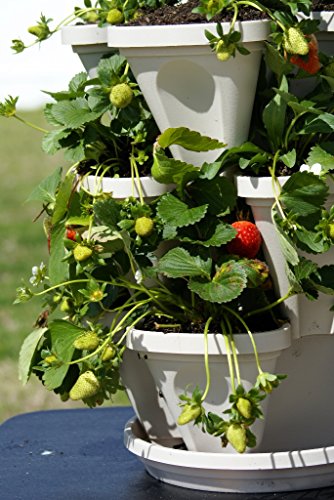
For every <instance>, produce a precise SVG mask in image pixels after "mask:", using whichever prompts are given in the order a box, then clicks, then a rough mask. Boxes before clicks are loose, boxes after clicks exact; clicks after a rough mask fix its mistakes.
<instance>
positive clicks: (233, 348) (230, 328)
mask: <svg viewBox="0 0 334 500" xmlns="http://www.w3.org/2000/svg"><path fill="white" fill-rule="evenodd" d="M225 321H226V324H227V328H228V334H229V339H230V346H231V348H232V356H233V362H234V368H235V372H236V377H237V383H238V385H241V377H240V367H239V361H238V355H237V350H236V347H235V341H234V336H233V330H232V326H231V322H230V320H229V318H228V317H227V316H226V317H225Z"/></svg>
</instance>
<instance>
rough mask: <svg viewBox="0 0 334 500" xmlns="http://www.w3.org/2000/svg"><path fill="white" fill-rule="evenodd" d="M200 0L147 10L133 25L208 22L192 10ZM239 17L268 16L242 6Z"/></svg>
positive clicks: (322, 5) (222, 18)
mask: <svg viewBox="0 0 334 500" xmlns="http://www.w3.org/2000/svg"><path fill="white" fill-rule="evenodd" d="M199 3H200V2H199V1H198V0H189V1H188V2H187V3H185V4H178V5H174V6H172V5H166V6H164V7H161V8H160V9H155V10H147V11H145V13H143V15H142V16H140V17H139V18H138V19H136V21H132V22H131V23H129V24H131V25H133V26H147V25H164V24H190V23H206V22H207V20H206V18H205V17H204V16H202V15H201V14H194V13H193V12H192V10H193V9H194V8H195V7H197V6H198V5H199ZM313 10H315V11H322V10H326V11H332V10H334V2H328V1H327V0H314V1H313ZM231 18H232V13H231V12H228V13H223V14H220V15H217V16H215V17H213V18H212V19H211V21H210V22H218V21H219V22H228V21H231ZM238 18H239V19H240V20H243V21H250V20H257V19H265V18H266V16H265V15H264V14H263V13H262V12H259V11H258V10H256V9H254V8H251V7H244V8H241V9H240V11H239V16H238Z"/></svg>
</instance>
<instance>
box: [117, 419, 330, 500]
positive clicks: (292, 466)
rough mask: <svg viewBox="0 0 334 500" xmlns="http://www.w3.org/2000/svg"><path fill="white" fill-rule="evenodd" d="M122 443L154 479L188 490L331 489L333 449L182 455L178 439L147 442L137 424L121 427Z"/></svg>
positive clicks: (228, 491) (131, 422)
mask: <svg viewBox="0 0 334 500" xmlns="http://www.w3.org/2000/svg"><path fill="white" fill-rule="evenodd" d="M124 443H125V446H126V448H127V449H128V450H129V451H130V452H131V453H133V454H134V455H136V456H137V457H138V458H139V459H140V460H141V461H142V462H143V464H144V466H145V469H146V470H147V472H148V473H149V474H150V475H151V476H153V477H154V478H155V479H158V480H159V481H163V482H165V483H168V484H172V485H175V486H180V487H184V488H190V489H193V490H204V491H216V492H224V493H266V492H271V493H274V492H282V491H296V490H309V489H316V488H323V487H328V486H333V485H334V446H327V447H323V448H314V449H304V450H287V451H282V452H268V453H253V454H246V455H226V454H223V453H222V454H217V453H207V452H198V451H187V450H185V449H179V444H178V440H175V443H174V442H173V439H171V440H170V441H168V442H163V443H157V442H154V443H152V442H150V440H149V439H148V438H147V436H146V435H145V431H144V430H143V428H142V427H141V425H140V424H139V423H138V421H137V420H136V419H132V420H130V421H129V422H128V423H127V424H126V426H125V429H124ZM310 498H311V497H310ZM328 498H329V497H328Z"/></svg>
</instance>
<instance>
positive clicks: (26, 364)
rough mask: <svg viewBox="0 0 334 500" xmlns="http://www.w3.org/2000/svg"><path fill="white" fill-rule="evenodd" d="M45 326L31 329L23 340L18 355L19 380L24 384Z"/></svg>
mask: <svg viewBox="0 0 334 500" xmlns="http://www.w3.org/2000/svg"><path fill="white" fill-rule="evenodd" d="M46 331H47V328H38V329H36V330H33V331H32V332H31V333H30V334H29V335H28V337H26V339H25V340H24V342H23V344H22V347H21V350H20V356H19V380H21V382H22V383H23V384H26V383H27V382H28V380H29V377H30V373H31V369H32V367H33V365H34V358H35V354H36V349H37V347H38V344H39V342H40V340H41V338H42V337H43V334H44V333H45V332H46Z"/></svg>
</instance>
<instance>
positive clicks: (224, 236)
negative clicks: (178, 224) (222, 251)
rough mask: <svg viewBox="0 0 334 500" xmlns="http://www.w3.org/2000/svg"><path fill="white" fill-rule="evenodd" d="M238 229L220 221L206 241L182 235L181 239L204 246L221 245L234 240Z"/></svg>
mask: <svg viewBox="0 0 334 500" xmlns="http://www.w3.org/2000/svg"><path fill="white" fill-rule="evenodd" d="M235 235H236V230H235V229H234V228H233V227H232V226H231V225H230V224H224V223H223V222H221V223H218V224H217V225H216V227H215V231H214V233H213V234H212V235H211V236H210V238H208V239H207V240H205V241H201V240H194V239H191V238H187V237H184V238H182V237H180V238H179V239H180V241H184V242H189V243H190V244H192V245H202V246H204V247H220V246H221V245H225V244H226V243H228V242H229V241H231V240H233V238H234V237H235Z"/></svg>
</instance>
